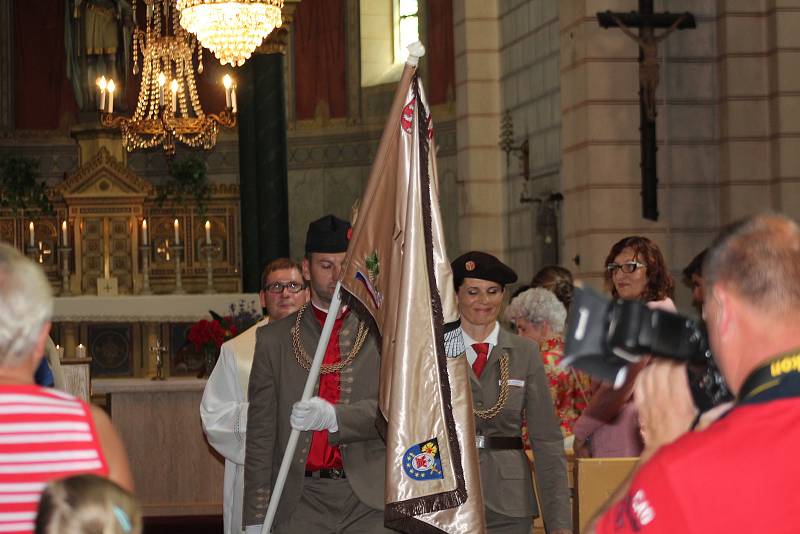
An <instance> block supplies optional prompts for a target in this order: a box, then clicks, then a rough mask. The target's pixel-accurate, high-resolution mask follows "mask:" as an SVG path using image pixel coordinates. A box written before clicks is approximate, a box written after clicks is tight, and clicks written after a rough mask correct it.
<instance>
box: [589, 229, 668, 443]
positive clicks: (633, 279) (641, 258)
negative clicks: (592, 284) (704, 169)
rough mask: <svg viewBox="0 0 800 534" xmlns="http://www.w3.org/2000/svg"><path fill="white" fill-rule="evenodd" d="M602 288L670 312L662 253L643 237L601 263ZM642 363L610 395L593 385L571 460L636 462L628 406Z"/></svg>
mask: <svg viewBox="0 0 800 534" xmlns="http://www.w3.org/2000/svg"><path fill="white" fill-rule="evenodd" d="M605 264H606V270H605V282H606V287H607V288H608V289H609V290H610V292H611V295H612V296H613V297H614V298H616V299H625V300H640V301H643V302H646V303H647V305H648V306H650V307H653V308H660V309H665V310H668V311H675V304H674V303H673V302H672V298H671V297H672V294H673V291H674V288H675V283H674V281H673V280H672V275H670V273H669V270H668V269H667V265H666V262H665V261H664V256H663V254H661V250H660V249H659V248H658V245H656V244H655V243H654V242H653V241H651V240H650V239H648V238H646V237H642V236H630V237H626V238H624V239H621V240H619V241H617V242H616V243H614V246H612V247H611V251H610V252H609V253H608V257H607V258H606V262H605ZM645 365H647V359H646V358H645V359H643V360H641V361H639V362H637V363H633V364H630V366H629V369H628V376H627V379H626V381H625V383H624V384H623V385H622V386H621V387H620V388H619V389H616V390H615V389H614V388H613V387H612V386H611V385H609V384H605V383H601V382H597V381H593V393H592V397H591V399H590V400H589V404H588V405H587V406H586V409H585V410H584V411H583V413H582V414H581V416H580V417H579V418H578V420H577V421H576V422H575V427H574V432H575V445H574V449H575V454H576V456H583V457H587V456H592V457H595V458H609V457H630V456H639V454H640V453H641V452H642V440H641V435H640V433H639V422H638V417H637V414H636V409H635V407H634V405H633V386H634V384H635V383H636V377H637V376H638V374H639V372H640V371H641V370H642V369H643V368H644V366H645Z"/></svg>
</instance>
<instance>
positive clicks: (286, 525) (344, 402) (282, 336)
mask: <svg viewBox="0 0 800 534" xmlns="http://www.w3.org/2000/svg"><path fill="white" fill-rule="evenodd" d="M349 231H350V224H349V223H347V222H346V221H343V220H341V219H338V218H336V217H334V216H332V215H327V216H325V217H323V218H321V219H319V220H317V221H314V222H312V223H311V224H310V225H309V228H308V233H307V234H306V257H305V259H304V260H303V275H304V277H305V278H306V279H308V280H309V281H310V288H311V304H310V305H306V306H304V307H303V308H301V309H300V311H298V312H297V313H294V314H292V315H289V316H288V317H286V318H284V319H282V320H280V321H276V322H274V323H272V324H270V325H268V326H265V327H262V328H260V329H259V330H258V331H257V333H256V350H255V357H254V360H253V368H252V371H251V374H250V385H249V388H248V396H249V401H250V406H249V409H248V414H247V444H246V456H245V483H244V491H245V496H244V513H243V524H244V525H245V526H246V531H247V532H248V533H250V532H258V529H259V528H260V527H261V525H262V523H263V522H264V520H265V518H266V510H267V506H268V503H269V499H270V496H271V493H272V488H273V486H274V483H275V480H276V478H277V475H278V471H279V469H280V464H281V460H282V458H283V453H284V451H285V449H286V445H287V442H288V440H289V435H290V434H291V431H292V428H295V429H297V430H300V431H302V433H301V435H300V440H299V442H298V446H297V450H296V452H295V454H294V458H293V459H292V463H291V468H290V470H289V475H288V478H287V480H286V485H285V487H284V490H283V495H282V496H281V500H280V505H279V507H278V511H277V514H276V517H275V521H274V532H275V533H277V534H282V533H292V534H296V533H311V532H314V533H317V532H348V533H362V532H363V533H365V534H367V533H370V534H371V533H375V532H390V531H389V530H386V529H384V527H383V506H384V502H383V488H384V479H385V475H384V464H385V461H386V448H385V445H384V443H383V441H382V440H381V439H380V437H379V435H378V431H377V429H376V426H375V417H376V414H377V398H378V382H379V380H378V373H379V368H380V357H379V353H378V345H377V343H376V338H375V336H374V335H373V334H371V333H370V330H369V326H368V324H367V323H366V322H364V321H363V320H362V319H360V318H359V317H357V316H356V314H355V313H354V312H353V311H351V310H348V309H346V308H345V309H344V310H343V311H341V312H340V314H339V317H338V318H337V319H336V322H335V323H334V327H333V332H332V334H331V338H330V341H329V343H328V346H327V349H326V351H325V358H324V360H323V366H322V371H321V375H320V380H319V383H318V389H317V395H318V396H316V397H313V398H311V399H310V400H308V401H305V402H298V401H299V399H300V397H301V395H302V392H303V387H304V385H305V382H306V379H307V377H308V368H309V367H310V365H311V359H312V357H313V354H314V352H315V349H316V346H317V343H318V341H319V337H320V335H321V333H322V325H323V324H324V322H325V318H326V315H327V311H328V307H329V305H330V303H331V299H332V298H333V292H334V289H335V287H336V281H337V280H338V278H339V273H340V269H341V264H342V261H343V260H344V257H345V252H346V250H347V244H348V236H349Z"/></svg>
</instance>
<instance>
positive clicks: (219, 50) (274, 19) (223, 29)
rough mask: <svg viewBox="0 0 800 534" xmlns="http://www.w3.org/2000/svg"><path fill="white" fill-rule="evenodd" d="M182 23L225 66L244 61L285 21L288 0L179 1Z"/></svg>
mask: <svg viewBox="0 0 800 534" xmlns="http://www.w3.org/2000/svg"><path fill="white" fill-rule="evenodd" d="M177 1H178V10H179V11H180V12H181V25H183V27H184V28H186V29H187V30H188V31H190V32H191V33H193V34H195V35H197V38H198V40H199V41H200V43H201V44H202V45H203V46H205V47H206V48H208V49H209V50H211V51H212V52H214V55H215V56H217V59H219V60H220V62H221V63H222V64H223V65H224V64H226V63H229V64H230V65H232V66H234V67H238V66H240V65H242V64H244V62H245V60H247V59H248V58H249V57H250V55H251V54H252V53H253V51H254V50H255V49H256V48H257V47H258V46H259V45H260V44H261V42H262V41H263V40H264V39H265V38H266V37H267V35H269V33H270V32H271V31H272V30H274V29H275V28H279V27H280V26H281V23H282V19H281V9H282V8H283V2H284V0H177Z"/></svg>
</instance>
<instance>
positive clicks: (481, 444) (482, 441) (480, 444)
mask: <svg viewBox="0 0 800 534" xmlns="http://www.w3.org/2000/svg"><path fill="white" fill-rule="evenodd" d="M475 447H477V448H479V449H485V448H486V436H483V435H480V434H479V435H477V436H475Z"/></svg>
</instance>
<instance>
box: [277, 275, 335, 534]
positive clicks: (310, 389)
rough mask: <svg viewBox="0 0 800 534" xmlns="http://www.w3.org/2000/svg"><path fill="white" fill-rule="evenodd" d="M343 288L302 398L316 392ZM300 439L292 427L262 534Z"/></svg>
mask: <svg viewBox="0 0 800 534" xmlns="http://www.w3.org/2000/svg"><path fill="white" fill-rule="evenodd" d="M341 290H342V284H341V282H336V289H334V290H333V298H332V299H331V305H330V308H328V316H327V317H326V318H325V324H324V325H323V326H322V334H320V336H319V343H317V350H316V352H315V353H314V361H313V362H312V363H311V368H310V369H309V370H308V379H307V380H306V387H305V389H303V396H302V397H300V400H304V401H305V400H308V399H310V398H311V395H312V394H313V393H314V386H316V384H317V379H318V378H319V369H320V367H322V360H323V359H324V358H325V351H326V350H327V348H328V341H329V340H330V339H331V332H332V331H333V323H334V321H336V316H337V315H339V307H340V305H341V303H342V298H341ZM299 439H300V431H299V430H295V429H292V433H291V434H290V435H289V443H288V444H287V445H286V452H284V453H283V460H281V468H280V470H279V471H278V479H277V480H276V481H275V487H274V488H272V495H271V496H270V499H269V507H268V508H267V518H266V519H265V520H264V524H263V525H262V526H261V534H268V533H269V531H270V529H271V528H272V522H273V521H274V520H275V514H276V513H277V511H278V503H279V502H280V500H281V493H283V486H284V485H285V484H286V477H287V476H288V475H289V467H290V466H291V465H292V458H294V451H295V449H297V441H298V440H299Z"/></svg>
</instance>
